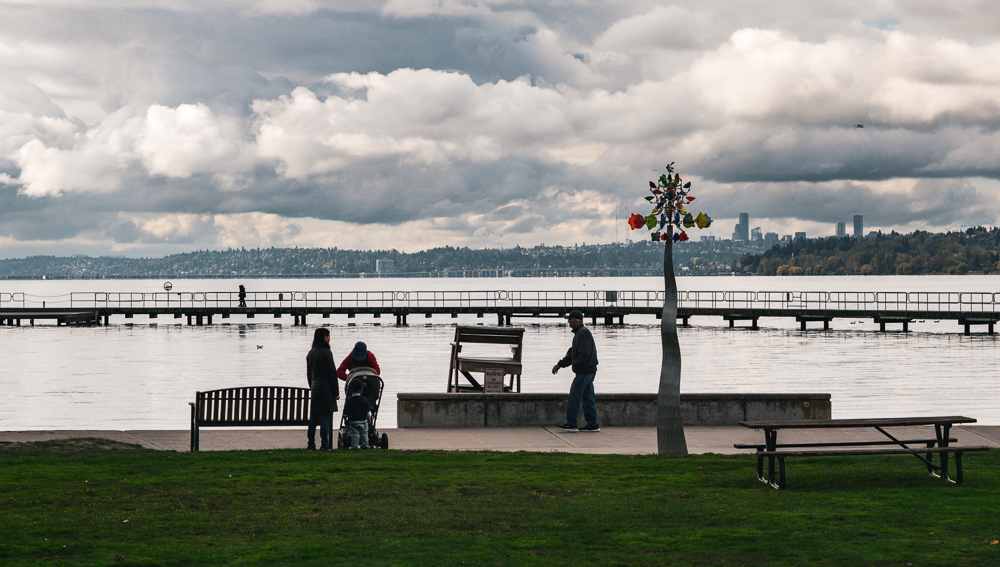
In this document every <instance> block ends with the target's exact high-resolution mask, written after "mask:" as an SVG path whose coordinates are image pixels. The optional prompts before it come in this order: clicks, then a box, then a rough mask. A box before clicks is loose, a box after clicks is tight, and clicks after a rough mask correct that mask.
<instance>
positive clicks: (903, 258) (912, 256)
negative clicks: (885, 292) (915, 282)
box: [733, 226, 1000, 276]
mask: <svg viewBox="0 0 1000 567" xmlns="http://www.w3.org/2000/svg"><path fill="white" fill-rule="evenodd" d="M998 247H1000V229H997V228H990V229H986V228H983V227H981V226H980V227H975V228H970V229H968V230H965V231H960V232H947V233H938V234H933V233H928V232H926V231H917V232H913V233H911V234H899V233H896V232H892V233H890V234H881V233H879V234H878V235H877V236H875V237H874V238H862V239H854V238H849V237H845V238H814V239H810V240H796V241H794V242H792V243H790V244H784V245H778V246H774V247H772V248H771V249H770V250H767V251H765V252H763V253H747V254H744V255H743V256H742V257H741V258H740V259H739V262H738V264H737V265H734V266H733V271H734V272H737V273H743V274H757V275H762V276H797V275H869V274H906V275H908V274H970V273H978V274H994V273H998V272H1000V265H998V262H1000V256H998Z"/></svg>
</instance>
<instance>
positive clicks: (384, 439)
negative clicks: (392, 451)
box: [378, 433, 389, 449]
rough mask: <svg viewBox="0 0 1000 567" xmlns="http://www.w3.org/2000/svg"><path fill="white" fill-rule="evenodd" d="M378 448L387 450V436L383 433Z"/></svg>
mask: <svg viewBox="0 0 1000 567" xmlns="http://www.w3.org/2000/svg"><path fill="white" fill-rule="evenodd" d="M378 445H379V447H381V448H383V449H388V448H389V436H388V435H387V434H385V433H383V434H382V441H381V442H380V443H379V444H378Z"/></svg>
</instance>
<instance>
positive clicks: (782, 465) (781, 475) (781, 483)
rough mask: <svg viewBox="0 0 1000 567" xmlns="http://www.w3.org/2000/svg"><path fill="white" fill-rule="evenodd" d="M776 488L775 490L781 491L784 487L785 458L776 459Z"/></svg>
mask: <svg viewBox="0 0 1000 567" xmlns="http://www.w3.org/2000/svg"><path fill="white" fill-rule="evenodd" d="M778 470H779V471H781V472H779V473H778V486H776V487H775V488H778V489H781V488H784V487H785V458H784V457H778Z"/></svg>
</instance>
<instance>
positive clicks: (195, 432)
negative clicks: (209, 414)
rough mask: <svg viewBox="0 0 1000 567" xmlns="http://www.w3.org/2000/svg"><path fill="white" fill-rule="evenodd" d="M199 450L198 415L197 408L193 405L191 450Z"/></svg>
mask: <svg viewBox="0 0 1000 567" xmlns="http://www.w3.org/2000/svg"><path fill="white" fill-rule="evenodd" d="M197 450H198V415H197V409H196V408H195V407H194V406H193V405H192V406H191V452H192V453H193V452H195V451H197Z"/></svg>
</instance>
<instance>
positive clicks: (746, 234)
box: [733, 213, 750, 241]
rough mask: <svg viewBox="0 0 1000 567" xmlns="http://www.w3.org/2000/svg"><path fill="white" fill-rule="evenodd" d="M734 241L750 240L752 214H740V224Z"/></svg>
mask: <svg viewBox="0 0 1000 567" xmlns="http://www.w3.org/2000/svg"><path fill="white" fill-rule="evenodd" d="M733 240H743V241H747V240H750V214H749V213H740V222H739V224H737V225H736V232H734V233H733Z"/></svg>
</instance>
